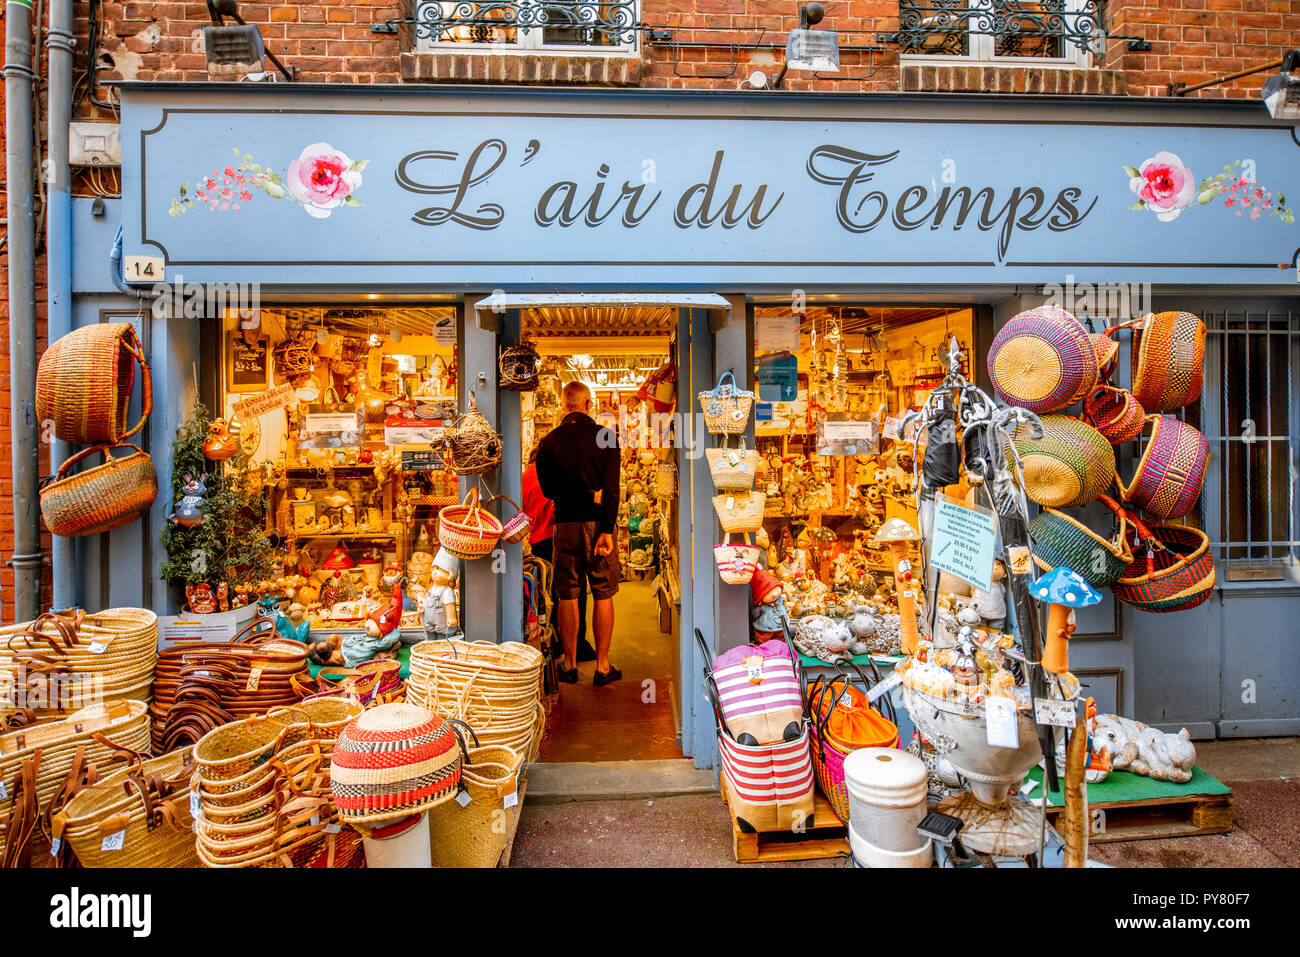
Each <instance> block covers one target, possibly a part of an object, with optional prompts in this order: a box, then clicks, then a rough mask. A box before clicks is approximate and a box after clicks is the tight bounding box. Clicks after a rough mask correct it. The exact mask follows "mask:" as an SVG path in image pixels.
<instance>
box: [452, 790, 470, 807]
mask: <svg viewBox="0 0 1300 957" xmlns="http://www.w3.org/2000/svg"><path fill="white" fill-rule="evenodd" d="M472 800H474V799H473V798H472V797H470V796H469V792H468V791H459V792H457V794H456V803H457V804H459V805H460V806H461V807H466V806H467V805H468V804H469V802H470V801H472Z"/></svg>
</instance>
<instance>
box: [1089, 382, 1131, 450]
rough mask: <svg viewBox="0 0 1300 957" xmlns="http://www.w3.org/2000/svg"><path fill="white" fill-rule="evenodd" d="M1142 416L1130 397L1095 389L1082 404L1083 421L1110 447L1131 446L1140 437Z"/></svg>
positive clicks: (1108, 388)
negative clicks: (1128, 443)
mask: <svg viewBox="0 0 1300 957" xmlns="http://www.w3.org/2000/svg"><path fill="white" fill-rule="evenodd" d="M1145 418H1146V413H1145V412H1144V411H1143V409H1142V403H1141V402H1139V401H1138V400H1137V397H1136V396H1134V395H1133V393H1131V392H1128V391H1126V390H1124V389H1117V388H1115V387H1114V386H1109V385H1099V386H1097V388H1096V389H1094V390H1093V391H1092V392H1091V393H1090V394H1089V395H1088V398H1086V399H1084V400H1083V419H1084V421H1085V422H1087V423H1088V424H1089V425H1091V426H1092V427H1093V428H1095V429H1096V430H1097V431H1098V432H1100V433H1101V434H1102V435H1104V436H1105V437H1106V441H1107V442H1109V443H1110V444H1111V445H1123V444H1124V443H1126V442H1132V441H1133V440H1134V439H1136V438H1137V437H1138V436H1139V435H1141V434H1142V423H1143V420H1144V419H1145Z"/></svg>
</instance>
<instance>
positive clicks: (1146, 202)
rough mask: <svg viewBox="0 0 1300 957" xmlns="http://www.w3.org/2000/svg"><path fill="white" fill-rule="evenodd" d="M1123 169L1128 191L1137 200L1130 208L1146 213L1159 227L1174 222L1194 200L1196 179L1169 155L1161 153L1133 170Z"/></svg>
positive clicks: (1177, 159) (1127, 167)
mask: <svg viewBox="0 0 1300 957" xmlns="http://www.w3.org/2000/svg"><path fill="white" fill-rule="evenodd" d="M1124 169H1125V171H1126V172H1128V174H1129V184H1128V185H1129V189H1131V190H1132V191H1133V192H1134V193H1136V194H1137V197H1138V199H1137V202H1136V203H1134V204H1133V207H1132V208H1135V209H1149V210H1151V211H1152V212H1154V213H1155V214H1156V219H1158V220H1160V221H1161V222H1162V223H1167V222H1170V221H1172V220H1175V219H1177V218H1178V215H1179V213H1181V212H1182V211H1183V210H1184V209H1185V208H1186V207H1187V206H1188V205H1190V204H1191V202H1192V200H1194V199H1195V198H1196V177H1195V176H1193V175H1192V171H1191V170H1190V169H1188V168H1187V167H1186V166H1184V165H1183V161H1182V160H1181V159H1179V158H1178V157H1177V156H1176V155H1174V154H1173V153H1168V152H1164V151H1161V152H1159V153H1157V154H1156V155H1155V156H1152V157H1151V158H1150V159H1148V160H1146V161H1144V162H1143V163H1142V165H1141V166H1139V167H1138V168H1137V169H1134V168H1133V167H1131V166H1126V167H1124Z"/></svg>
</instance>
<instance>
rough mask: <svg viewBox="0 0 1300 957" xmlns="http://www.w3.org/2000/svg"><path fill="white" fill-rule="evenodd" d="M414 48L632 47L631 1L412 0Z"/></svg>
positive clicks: (634, 17)
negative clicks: (461, 46)
mask: <svg viewBox="0 0 1300 957" xmlns="http://www.w3.org/2000/svg"><path fill="white" fill-rule="evenodd" d="M414 21H415V23H414V31H415V38H416V44H417V47H419V48H426V49H427V48H429V47H432V46H443V45H445V44H466V45H471V46H475V45H476V46H491V47H493V48H495V49H499V48H501V47H507V48H516V49H519V50H541V49H557V50H565V49H573V48H585V49H589V48H592V47H595V48H600V49H604V50H609V51H617V50H622V49H633V48H635V46H636V40H637V31H638V24H639V20H638V17H637V4H636V2H635V0H605V2H595V3H584V2H578V0H488V2H476V0H417V2H416V3H415V4H414Z"/></svg>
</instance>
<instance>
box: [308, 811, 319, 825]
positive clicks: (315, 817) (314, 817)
mask: <svg viewBox="0 0 1300 957" xmlns="http://www.w3.org/2000/svg"><path fill="white" fill-rule="evenodd" d="M319 823H320V814H319V813H317V814H313V815H312V816H311V820H310V821H308V822H307V824H308V825H309V826H311V827H315V826H316V825H317V824H319Z"/></svg>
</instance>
